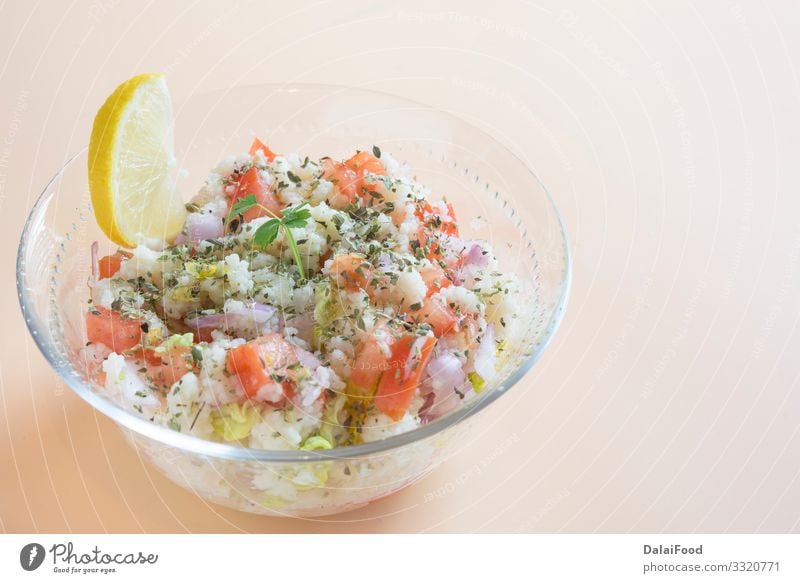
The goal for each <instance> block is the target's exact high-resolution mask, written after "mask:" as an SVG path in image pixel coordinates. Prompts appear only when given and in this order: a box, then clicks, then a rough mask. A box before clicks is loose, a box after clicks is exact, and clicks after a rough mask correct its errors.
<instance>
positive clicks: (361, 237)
mask: <svg viewBox="0 0 800 583" xmlns="http://www.w3.org/2000/svg"><path fill="white" fill-rule="evenodd" d="M304 91H305V95H303V92H304ZM231 93H233V94H235V96H236V101H237V104H241V105H245V103H242V102H248V100H250V101H252V102H251V103H250V105H249V106H248V107H246V108H245V111H247V112H250V115H249V118H248V122H249V120H251V119H252V120H259V121H263V118H261V119H259V115H264V116H265V117H266V118H270V116H271V119H272V120H273V122H272V123H270V124H268V126H272V125H274V124H276V123H277V124H279V127H271V128H270V131H269V134H268V135H269V136H270V138H269V140H266V139H264V141H262V140H261V139H259V138H258V137H254V136H253V135H250V136H246V135H245V136H241V135H240V134H241V133H242V132H241V130H240V129H239V128H235V130H234V131H233V133H228V134H227V135H226V143H225V146H228V143H227V142H230V143H231V144H232V147H231V148H230V149H231V150H233V152H234V154H232V155H230V154H229V155H225V154H224V153H223V154H222V155H219V154H217V156H216V162H212V163H211V164H209V166H211V170H210V172H209V171H207V170H206V171H203V170H202V168H201V167H200V166H199V162H200V161H201V160H202V159H204V158H206V159H208V157H207V156H206V154H207V152H208V156H210V155H211V151H212V150H213V153H217V152H218V151H219V150H220V149H221V147H220V144H219V143H217V142H214V141H211V140H206V141H203V140H200V139H198V138H197V136H195V137H194V138H193V139H191V140H190V142H189V147H187V148H185V150H184V151H181V150H180V149H177V150H176V149H175V148H174V146H173V141H174V136H173V126H174V125H177V127H179V128H180V127H181V120H182V119H190V118H191V117H192V116H195V115H197V117H198V118H199V114H194V113H193V110H197V111H202V112H205V113H206V115H207V117H206V118H204V119H206V120H208V119H209V117H208V115H209V114H210V113H214V112H217V113H218V112H219V111H220V110H219V109H218V108H219V107H220V103H225V102H226V99H232V97H230V96H228V95H224V94H223V95H219V94H217V95H214V96H213V99H211V100H209V99H204V98H195V99H194V100H192V99H190V100H189V101H188V102H187V103H186V104H184V105H182V106H181V107H179V108H178V109H177V123H175V120H174V119H173V114H172V105H171V100H170V97H169V92H168V90H167V87H166V83H165V81H164V79H163V77H162V76H159V75H141V76H138V77H135V78H133V79H131V80H129V81H127V82H125V83H123V84H122V85H121V86H120V87H119V88H118V89H117V90H116V91H115V92H114V93H113V94H112V95H111V96H110V97H109V98H108V100H107V101H106V104H105V105H103V107H102V108H101V109H100V111H99V112H98V115H97V117H96V119H95V124H94V128H93V132H92V138H91V141H90V146H89V148H88V152H86V153H84V154H82V156H83V157H84V159H85V162H86V164H87V165H88V168H89V174H88V189H87V188H86V187H85V186H84V187H83V188H75V189H74V190H70V188H74V183H73V176H72V173H71V172H63V171H62V173H61V174H60V175H59V176H58V177H57V178H56V179H55V181H54V183H51V185H50V187H48V189H47V190H46V191H45V193H44V194H43V196H42V198H41V199H40V200H39V201H38V202H37V205H36V207H35V208H34V211H33V212H32V215H31V219H30V220H29V222H28V225H27V227H26V232H25V234H24V235H23V241H22V243H21V247H20V265H19V267H20V273H19V286H20V292H21V301H22V305H23V310H24V311H25V312H26V317H27V320H28V323H29V326H30V327H31V329H32V330H33V331H34V337H35V338H36V340H37V342H38V343H39V345H40V347H41V348H42V350H43V351H44V353H45V355H46V356H47V357H48V359H49V360H50V361H51V363H52V364H53V365H54V366H55V367H56V369H57V370H58V371H59V372H60V373H61V374H62V375H63V376H64V377H65V378H66V379H67V380H68V381H69V382H70V385H71V386H73V387H74V388H76V390H77V391H78V392H79V394H81V395H82V396H84V398H86V399H87V400H88V401H89V402H90V403H91V404H92V405H94V406H95V407H97V408H98V409H99V410H101V411H103V412H104V413H106V414H109V415H110V416H111V417H112V418H114V419H115V420H116V421H117V422H119V423H120V425H121V426H122V427H124V428H125V429H126V433H127V435H128V436H129V437H130V439H131V440H132V441H133V442H134V444H135V445H137V446H138V447H140V448H141V449H142V450H143V451H144V452H145V454H146V456H147V457H148V458H149V459H151V461H153V462H154V463H155V464H156V465H157V466H158V467H159V468H161V469H162V470H163V471H164V472H165V474H166V475H167V476H169V477H170V478H171V479H173V480H174V481H176V482H178V483H179V484H181V485H184V486H187V487H189V488H190V489H192V490H194V491H195V492H197V493H198V494H200V495H201V496H203V497H205V498H207V499H209V500H212V501H215V502H221V503H223V504H227V505H229V506H233V507H235V508H240V509H243V510H247V511H251V512H260V513H268V514H282V515H292V516H313V515H323V514H330V513H334V512H341V511H343V510H348V509H351V508H354V507H357V506H360V505H363V504H364V503H367V502H369V501H371V500H374V499H377V498H380V497H383V496H385V495H387V494H389V493H391V492H393V491H396V490H398V489H400V488H401V487H403V486H405V485H408V484H409V483H411V482H413V481H414V480H415V479H417V478H419V477H420V476H421V475H423V474H424V473H425V472H426V471H427V470H428V469H430V468H431V467H433V466H434V465H435V464H436V462H437V461H438V460H441V459H442V458H443V457H444V456H446V455H447V452H448V451H449V450H450V448H451V447H452V446H453V445H455V446H458V444H459V443H460V440H459V439H455V440H454V439H452V436H456V435H462V436H466V437H468V436H469V435H468V434H469V426H470V424H469V423H468V422H467V420H468V419H470V418H471V417H472V415H473V414H474V413H475V412H477V411H478V410H480V409H482V408H483V407H485V406H486V405H487V404H488V403H490V402H492V401H493V400H494V399H496V398H497V397H498V396H499V395H500V394H502V393H504V392H505V391H506V390H507V389H508V388H509V387H510V386H511V385H512V384H514V383H515V382H516V381H517V380H519V378H521V377H522V375H523V374H524V373H525V371H527V369H528V368H529V367H530V366H532V364H533V362H535V360H536V359H537V358H538V356H539V355H540V354H541V352H542V351H543V350H544V347H545V346H546V344H547V342H548V341H549V339H550V337H551V336H552V334H553V333H554V331H555V329H556V327H557V325H558V322H559V321H560V318H561V313H562V311H563V306H564V302H565V300H566V295H567V290H568V282H569V257H568V252H567V248H566V244H565V236H564V231H563V227H562V225H561V222H560V219H559V217H558V214H557V212H556V211H555V208H554V207H553V205H552V202H551V201H550V199H549V197H548V196H547V194H546V192H545V191H544V190H543V189H542V188H541V186H540V185H539V184H538V182H537V181H536V179H535V178H534V177H533V176H532V175H531V174H530V173H529V172H528V171H527V169H526V168H525V167H524V165H522V164H521V163H520V162H519V160H518V159H516V158H515V157H513V155H511V154H509V153H508V152H507V151H506V150H505V149H503V148H501V147H499V146H496V145H495V143H494V142H493V140H491V138H488V136H486V135H485V134H482V133H481V132H480V131H479V130H476V129H474V128H472V127H471V126H468V125H467V124H464V123H463V122H460V121H458V120H457V119H455V118H452V117H450V116H448V115H447V114H444V113H442V112H437V111H435V110H430V109H428V108H424V107H422V106H416V107H417V109H416V110H414V111H409V109H408V107H407V105H408V104H407V102H403V101H402V100H397V98H393V97H390V96H383V95H381V94H373V93H370V92H359V91H355V90H346V89H342V88H331V87H303V88H292V91H288V90H286V89H284V91H281V90H277V91H275V92H273V93H272V94H270V93H269V92H266V91H264V90H263V89H262V90H260V91H259V90H258V89H257V88H247V89H242V90H236V91H232V92H231ZM298 94H300V95H298ZM265 95H267V96H268V97H267V99H266V101H268V102H269V106H268V107H267V106H265V99H264V96H265ZM278 102H283V103H278ZM301 102H302V103H305V104H306V106H305V107H301V106H300V104H301ZM231 103H232V101H231ZM354 104H356V105H358V106H359V107H357V108H356V109H358V111H359V113H360V115H354V114H353V111H352V107H353V105H354ZM229 105H230V103H229ZM278 105H283V106H284V109H283V110H282V111H283V112H284V113H283V114H282V115H289V113H288V112H291V111H299V112H302V113H301V114H300V117H301V119H300V121H302V122H313V124H312V125H314V127H313V129H309V128H298V127H294V126H291V125H290V126H288V127H287V126H283V127H280V124H281V122H285V120H283V119H280V118H276V117H275V116H276V111H275V110H276V107H277V106H278ZM387 106H393V107H394V108H395V109H394V110H392V109H391V108H390V109H388V110H387ZM278 111H281V110H280V109H279V110H278ZM309 117H311V118H312V119H308V118H309ZM431 122H435V123H431ZM206 123H207V124H208V125H209V126H214V127H213V128H207V129H208V130H211V131H208V135H214V133H213V130H216V127H217V126H216V124H217V123H220V124H222V120H220V121H219V122H216V121H214V122H208V121H207V122H206ZM223 125H224V124H223ZM300 125H302V124H300ZM220 127H222V126H220ZM343 130H348V131H343ZM353 130H361V131H362V132H363V133H364V134H368V133H372V136H371V137H372V139H371V140H370V141H366V140H365V139H364V136H356V135H352V134H355V133H358V132H354V131H353ZM458 132H465V135H464V136H462V137H464V138H470V139H471V140H472V141H471V142H467V143H472V144H484V145H482V146H481V147H480V148H478V151H477V152H476V151H472V152H470V151H468V150H467V151H464V152H460V153H461V154H462V157H463V158H465V159H467V160H470V161H471V162H473V163H474V165H475V168H476V169H477V168H482V166H481V164H485V169H486V172H487V173H488V174H492V173H495V174H496V176H497V180H498V183H497V188H498V190H495V191H494V192H492V191H491V189H493V188H494V187H495V186H494V184H492V183H490V182H488V180H487V179H488V178H489V176H487V177H486V178H484V179H482V178H481V177H480V176H479V175H477V174H475V175H470V170H471V169H470V168H468V167H466V166H464V167H460V166H459V165H458V163H457V162H453V161H450V160H449V159H448V154H451V153H452V152H451V150H452V149H453V147H454V146H453V144H454V143H455V144H456V145H457V144H458V142H457V141H456V142H451V141H452V140H453V139H454V138H455V137H456V136H454V135H453V134H456V133H458ZM179 133H180V132H179ZM429 134H431V135H429ZM223 135H225V134H223ZM265 135H266V134H262V135H261V138H264V136H265ZM308 136H311V139H310V140H309V138H308ZM443 136H444V137H445V138H448V139H444V140H443V139H442V137H443ZM241 138H245V140H246V141H245V140H242V139H241ZM475 140H478V141H477V142H476V141H475ZM208 142H211V143H210V144H209V143H208ZM242 142H244V144H248V143H249V149H248V150H246V151H239V149H240V148H241V143H242ZM284 143H285V144H286V145H287V147H285V148H284V147H283V145H284ZM420 144H422V145H423V148H422V152H420V147H419V146H420ZM487 145H488V146H490V147H487ZM209 146H213V147H209ZM273 148H274V151H273ZM195 158H197V159H199V160H198V162H197V164H195V160H194V159H195ZM190 159H191V161H190ZM415 161H416V162H418V163H419V165H415V164H414V162H415ZM193 165H194V166H197V167H200V168H201V170H200V171H199V172H197V173H202V174H204V175H205V177H204V179H203V180H202V181H201V183H200V185H199V187H195V188H196V189H197V190H196V194H194V195H193V196H191V197H189V198H188V199H184V198H183V196H182V194H181V192H182V189H183V186H182V185H181V181H184V182H188V181H189V180H190V179H193V177H194V176H195V174H197V173H195V172H193V169H190V168H191V167H192V166H193ZM504 165H505V166H504ZM67 168H68V169H70V168H71V166H69V165H68V167H67ZM501 168H502V169H504V170H505V172H499V173H498V170H499V169H501ZM428 177H430V181H428V180H426V178H428ZM517 177H518V178H517ZM517 180H518V181H517ZM83 181H84V184H85V183H86V178H85V175H84V178H83ZM506 181H514V182H512V184H513V189H514V190H515V191H517V192H519V197H520V200H519V201H516V204H517V205H521V206H512V205H511V203H509V200H508V199H504V198H503V197H502V195H501V191H500V190H499V189H500V188H501V187H502V185H503V183H505V182H506ZM481 187H482V188H481ZM87 191H88V192H87ZM76 193H77V194H76ZM80 195H82V196H83V197H84V205H83V206H85V209H86V210H87V211H89V210H90V211H91V214H89V213H85V214H84V213H83V212H81V214H80V218H81V227H82V229H83V230H81V229H78V228H77V227H76V228H73V229H72V230H71V231H70V230H68V231H67V232H65V233H64V232H60V227H61V225H60V223H59V219H60V217H57V216H55V215H56V211H55V209H54V208H52V207H51V205H52V202H53V200H55V199H56V198H60V199H61V200H66V199H67V197H70V196H73V197H75V196H80ZM470 196H472V197H474V198H473V199H472V200H471V199H470ZM87 198H88V200H86V199H87ZM512 200H513V199H512ZM79 206H80V205H79ZM526 206H527V207H528V208H527V209H525V208H524V207H526ZM518 209H524V210H518ZM476 211H477V212H476ZM37 213H38V218H37ZM48 213H52V214H53V217H52V218H51V219H49V220H48V219H47V217H48V216H49V215H48ZM537 213H539V214H537ZM72 225H73V226H75V223H74V222H73V223H72ZM537 227H538V228H537ZM95 235H96V236H95ZM534 240H535V241H536V244H535V245H534V243H533V241H534ZM42 250H44V251H43V252H42ZM54 250H56V252H55V254H54V256H53V254H52V252H53V251H54ZM542 252H546V253H548V254H549V256H547V257H546V261H544V260H542V259H540V257H541V256H540V255H539V253H542ZM81 254H83V256H82V257H81ZM526 258H527V260H526ZM53 260H55V263H54V266H55V272H56V273H57V274H58V275H52V277H51V278H50V280H49V283H48V292H47V293H48V295H49V296H50V297H49V298H48V304H47V307H46V309H45V310H44V311H42V309H41V307H40V305H39V299H38V298H37V297H35V294H34V291H35V288H34V287H33V285H32V284H35V281H34V279H35V278H36V277H40V274H39V271H40V268H38V267H37V266H38V265H39V263H40V262H45V263H49V262H51V261H53ZM64 272H66V273H64ZM80 296H83V297H82V299H80ZM40 332H42V333H41V334H40ZM461 441H463V440H461Z"/></svg>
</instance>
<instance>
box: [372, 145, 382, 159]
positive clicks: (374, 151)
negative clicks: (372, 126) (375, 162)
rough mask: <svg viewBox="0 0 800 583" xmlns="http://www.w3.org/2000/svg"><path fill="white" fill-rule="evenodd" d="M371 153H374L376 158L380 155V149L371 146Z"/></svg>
mask: <svg viewBox="0 0 800 583" xmlns="http://www.w3.org/2000/svg"><path fill="white" fill-rule="evenodd" d="M372 153H373V154H375V157H376V158H380V157H381V149H380V148H379V147H378V146H372Z"/></svg>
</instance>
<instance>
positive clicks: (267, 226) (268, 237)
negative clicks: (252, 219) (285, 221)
mask: <svg viewBox="0 0 800 583" xmlns="http://www.w3.org/2000/svg"><path fill="white" fill-rule="evenodd" d="M280 226H281V221H280V220H279V219H270V220H269V221H267V222H266V223H264V224H263V225H261V226H260V227H259V228H258V229H257V230H256V232H255V234H254V235H253V245H255V246H256V247H266V246H267V245H269V244H270V243H272V242H273V241H274V240H275V238H276V237H277V236H278V229H279V228H280Z"/></svg>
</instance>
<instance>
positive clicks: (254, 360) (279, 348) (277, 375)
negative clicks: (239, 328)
mask: <svg viewBox="0 0 800 583" xmlns="http://www.w3.org/2000/svg"><path fill="white" fill-rule="evenodd" d="M297 362H298V361H297V354H296V353H295V351H294V349H293V348H292V346H291V345H290V344H289V343H288V342H286V340H284V339H283V337H281V335H280V334H277V333H274V332H273V333H271V334H267V335H266V336H262V337H260V338H256V339H255V340H253V341H251V342H248V343H247V344H242V345H241V346H237V347H236V348H232V349H231V350H230V351H229V352H228V362H227V365H226V368H227V370H228V372H229V373H231V374H232V375H236V376H237V377H238V379H239V382H240V383H241V385H242V388H243V389H244V392H245V394H246V395H247V397H249V398H251V399H252V398H257V397H259V395H258V393H259V391H260V390H261V389H262V388H263V387H266V386H267V385H271V384H280V385H282V387H283V392H282V394H281V395H280V396H279V397H277V398H276V397H265V400H269V401H270V402H272V403H276V404H277V403H279V402H281V401H282V400H283V397H284V396H285V395H286V390H287V388H288V387H289V384H288V383H289V382H290V381H294V380H295V375H294V371H293V370H292V369H290V368H289V367H291V366H293V365H295V364H296V363H297Z"/></svg>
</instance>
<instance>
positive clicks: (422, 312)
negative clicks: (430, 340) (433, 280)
mask: <svg viewBox="0 0 800 583" xmlns="http://www.w3.org/2000/svg"><path fill="white" fill-rule="evenodd" d="M410 316H411V319H412V320H414V321H416V322H425V323H426V324H428V325H429V326H430V327H431V328H432V329H433V333H434V335H435V336H436V337H437V338H439V337H440V336H443V335H444V334H447V333H448V332H450V331H451V330H453V329H454V328H455V327H456V326H457V325H458V317H457V316H456V315H455V314H454V313H453V310H451V309H450V307H449V306H446V305H445V303H444V302H443V301H442V299H441V297H440V296H436V295H434V296H431V297H429V298H426V299H425V301H424V302H422V307H421V308H420V309H419V310H417V311H415V312H414V311H412V312H410Z"/></svg>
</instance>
